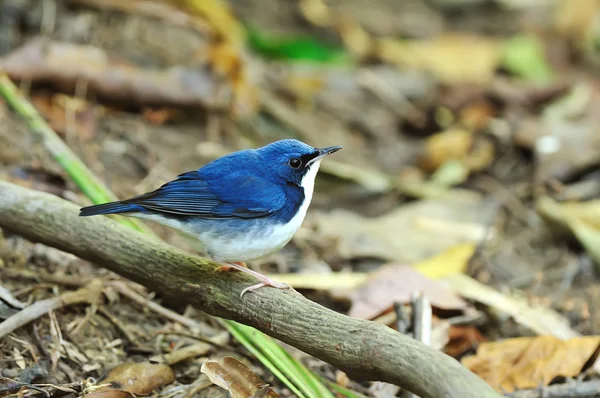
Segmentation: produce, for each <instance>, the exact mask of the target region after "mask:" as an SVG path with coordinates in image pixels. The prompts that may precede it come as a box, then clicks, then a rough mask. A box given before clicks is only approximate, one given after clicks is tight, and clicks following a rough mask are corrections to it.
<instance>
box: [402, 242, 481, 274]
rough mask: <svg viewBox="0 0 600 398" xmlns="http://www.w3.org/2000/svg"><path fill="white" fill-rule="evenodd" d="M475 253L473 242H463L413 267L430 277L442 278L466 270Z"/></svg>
mask: <svg viewBox="0 0 600 398" xmlns="http://www.w3.org/2000/svg"><path fill="white" fill-rule="evenodd" d="M474 253H475V245H474V244H473V243H463V244H460V245H456V246H454V247H451V248H450V249H448V250H446V251H444V252H442V253H440V254H438V255H436V256H433V257H430V258H428V259H425V260H423V261H421V262H419V263H417V264H414V265H413V268H414V269H415V270H417V271H419V272H420V273H422V274H423V275H425V276H427V277H428V278H432V279H441V278H444V277H446V276H449V275H453V274H461V273H463V272H465V271H466V270H467V266H468V265H469V260H470V259H471V257H472V256H473V254H474Z"/></svg>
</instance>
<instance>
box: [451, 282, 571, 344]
mask: <svg viewBox="0 0 600 398" xmlns="http://www.w3.org/2000/svg"><path fill="white" fill-rule="evenodd" d="M444 282H445V283H446V284H447V286H448V287H449V288H450V289H452V291H454V292H455V293H456V294H459V295H460V296H462V297H463V298H466V299H469V300H473V301H477V302H479V303H482V304H485V305H487V306H489V307H491V308H494V309H496V310H497V311H500V312H503V313H505V314H507V315H509V316H511V317H513V319H514V320H515V321H516V322H517V323H519V324H520V325H523V326H525V327H526V328H528V329H531V330H532V331H534V332H535V333H537V334H540V335H550V336H555V337H557V338H560V339H565V340H566V339H570V338H574V337H579V336H580V335H579V333H577V332H576V331H574V330H573V329H571V327H570V323H569V321H568V320H567V319H566V318H565V317H563V316H561V315H559V314H558V313H557V312H555V311H553V310H552V309H550V308H547V307H545V306H542V305H534V304H531V303H530V302H529V300H528V298H527V297H523V296H520V295H518V294H517V293H516V292H511V293H510V294H504V293H501V292H499V291H497V290H495V289H494V288H492V287H489V286H487V285H484V284H483V283H481V282H479V281H476V280H475V279H473V278H471V277H470V276H468V275H464V274H453V275H450V276H447V277H445V278H444Z"/></svg>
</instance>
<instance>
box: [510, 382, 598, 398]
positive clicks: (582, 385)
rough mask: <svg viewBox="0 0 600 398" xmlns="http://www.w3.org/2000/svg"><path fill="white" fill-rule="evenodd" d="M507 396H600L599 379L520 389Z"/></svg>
mask: <svg viewBox="0 0 600 398" xmlns="http://www.w3.org/2000/svg"><path fill="white" fill-rule="evenodd" d="M506 397H509V398H594V397H600V380H590V381H584V382H570V383H565V384H555V385H553V386H546V387H541V388H535V389H531V390H521V391H516V392H513V393H510V394H506Z"/></svg>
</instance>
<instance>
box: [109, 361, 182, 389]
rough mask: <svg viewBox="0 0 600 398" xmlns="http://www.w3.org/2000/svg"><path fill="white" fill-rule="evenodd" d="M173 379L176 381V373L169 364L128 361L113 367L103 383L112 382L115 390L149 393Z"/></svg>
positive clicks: (112, 387)
mask: <svg viewBox="0 0 600 398" xmlns="http://www.w3.org/2000/svg"><path fill="white" fill-rule="evenodd" d="M173 381H175V373H174V372H173V370H172V369H171V368H170V367H169V366H167V365H163V364H156V365H155V364H151V363H133V362H128V363H123V364H120V365H117V366H116V367H115V368H113V370H111V371H110V373H109V374H108V375H107V376H106V378H105V379H104V380H102V383H103V384H105V383H108V384H110V386H111V387H110V389H113V390H123V391H127V392H131V393H133V394H136V395H148V394H150V393H152V391H154V390H156V389H157V388H159V387H161V386H164V385H167V384H171V383H172V382H173Z"/></svg>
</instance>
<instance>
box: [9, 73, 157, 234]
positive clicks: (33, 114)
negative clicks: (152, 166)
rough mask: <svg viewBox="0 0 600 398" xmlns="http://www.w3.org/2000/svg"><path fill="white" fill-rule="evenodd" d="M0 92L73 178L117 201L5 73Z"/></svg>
mask: <svg viewBox="0 0 600 398" xmlns="http://www.w3.org/2000/svg"><path fill="white" fill-rule="evenodd" d="M0 95H2V96H3V97H4V99H5V100H6V102H7V103H8V104H9V105H10V106H11V107H12V108H13V109H14V110H15V112H16V113H17V114H19V116H21V117H22V118H23V119H25V120H26V122H27V124H28V126H29V128H30V130H31V131H32V132H33V133H34V134H35V135H36V136H37V137H38V138H39V139H40V140H41V141H42V143H43V144H44V147H45V148H46V150H47V151H48V152H49V153H50V155H52V157H54V160H56V161H57V162H58V164H60V165H61V166H62V168H63V169H64V170H65V171H66V172H67V174H69V177H71V179H73V181H74V182H75V184H77V186H78V187H79V188H80V189H81V191H82V192H83V193H84V194H85V195H86V196H87V197H88V198H89V199H90V200H91V201H92V202H93V203H94V204H100V203H106V202H111V201H115V200H117V197H116V196H115V195H114V194H113V193H112V192H111V191H110V190H109V189H108V188H107V187H106V186H105V185H104V184H103V183H102V182H101V181H100V180H99V179H98V178H96V176H95V175H94V174H93V173H92V172H91V171H90V170H89V169H88V168H87V167H86V165H85V164H84V163H83V162H82V161H81V160H79V158H78V157H77V155H75V154H74V153H73V152H72V151H71V149H69V147H68V146H67V145H65V143H64V142H63V141H62V140H61V138H60V137H59V136H58V135H57V134H56V133H55V132H54V130H52V128H51V127H50V126H49V125H48V123H46V121H45V120H44V119H43V118H42V116H41V115H40V114H39V113H38V111H37V110H36V109H35V108H34V107H33V105H31V103H30V102H29V101H27V100H26V99H25V98H24V96H23V94H21V92H19V89H18V88H17V87H16V86H15V85H14V83H13V82H12V81H11V80H10V78H9V77H8V76H7V75H6V74H5V73H2V72H0ZM121 222H123V223H124V224H126V225H128V226H129V227H131V228H133V229H135V230H137V231H140V232H145V233H148V234H150V233H152V232H151V230H150V229H149V228H148V227H146V226H145V225H143V224H142V223H141V222H138V221H137V220H134V219H123V220H122V221H121Z"/></svg>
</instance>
